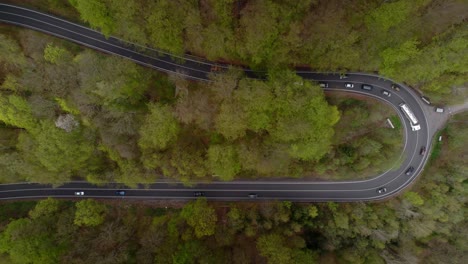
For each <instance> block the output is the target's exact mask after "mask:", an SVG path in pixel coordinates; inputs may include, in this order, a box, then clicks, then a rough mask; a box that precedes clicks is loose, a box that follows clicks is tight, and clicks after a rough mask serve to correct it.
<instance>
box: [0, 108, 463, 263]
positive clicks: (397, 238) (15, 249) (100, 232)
mask: <svg viewBox="0 0 468 264" xmlns="http://www.w3.org/2000/svg"><path fill="white" fill-rule="evenodd" d="M466 118H468V115H467V114H464V115H462V116H459V117H457V118H455V119H454V120H453V121H452V122H451V123H450V124H449V126H448V127H447V128H446V129H445V130H444V131H443V132H442V136H443V138H444V140H443V141H442V142H438V143H436V151H434V153H432V157H431V162H430V166H428V168H427V169H426V170H425V171H424V173H423V175H422V177H421V178H420V180H419V181H418V182H417V183H416V184H415V186H414V187H413V190H412V191H408V192H406V193H404V194H403V195H401V196H400V197H399V198H395V199H392V200H390V201H387V202H380V203H373V204H370V203H367V204H366V203H353V204H337V203H318V204H309V205H307V204H299V203H291V202H262V203H255V204H252V203H220V202H217V203H207V201H206V200H205V199H204V198H201V199H198V200H196V201H193V202H189V203H187V204H183V203H179V202H176V201H172V202H163V201H161V202H151V201H146V202H131V201H128V200H115V201H95V200H91V199H85V200H80V201H64V200H54V199H46V200H41V201H39V202H33V201H31V202H8V203H2V204H0V230H1V233H0V253H3V255H0V261H1V262H2V263H6V264H8V263H34V264H35V263H102V264H105V263H139V264H141V263H180V264H182V263H213V264H220V263H242V264H244V263H271V264H283V263H284V264H289V263H294V264H299V263H304V264H313V263H326V264H334V263H352V264H358V263H367V264H370V263H373V264H377V263H395V264H397V263H429V264H431V263H434V264H439V263H453V264H461V263H465V259H466V252H467V250H468V247H467V244H466V243H467V239H466V238H467V237H468V225H467V221H466V217H467V210H466V208H467V207H466V202H467V200H466V197H467V190H468V189H467V188H466V181H467V174H466V171H467V165H466V162H465V160H466V155H467V149H466V142H467V140H468V125H467V123H466ZM168 206H170V207H168Z"/></svg>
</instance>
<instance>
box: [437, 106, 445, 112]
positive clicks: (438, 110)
mask: <svg viewBox="0 0 468 264" xmlns="http://www.w3.org/2000/svg"><path fill="white" fill-rule="evenodd" d="M435 111H436V113H443V112H444V109H443V108H441V107H436V108H435Z"/></svg>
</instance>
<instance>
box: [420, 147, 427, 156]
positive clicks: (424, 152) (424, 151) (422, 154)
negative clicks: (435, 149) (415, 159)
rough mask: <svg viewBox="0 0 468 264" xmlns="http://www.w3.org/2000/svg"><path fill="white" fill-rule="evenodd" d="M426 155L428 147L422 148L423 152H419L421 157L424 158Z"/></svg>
mask: <svg viewBox="0 0 468 264" xmlns="http://www.w3.org/2000/svg"><path fill="white" fill-rule="evenodd" d="M425 154H426V147H424V146H422V147H421V150H420V151H419V155H421V156H424V155H425Z"/></svg>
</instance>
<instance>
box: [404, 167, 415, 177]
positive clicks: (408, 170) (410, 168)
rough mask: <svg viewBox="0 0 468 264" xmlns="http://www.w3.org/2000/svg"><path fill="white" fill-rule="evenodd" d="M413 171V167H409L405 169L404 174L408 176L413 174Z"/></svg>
mask: <svg viewBox="0 0 468 264" xmlns="http://www.w3.org/2000/svg"><path fill="white" fill-rule="evenodd" d="M413 172H414V167H409V168H408V169H407V170H406V171H405V174H406V175H407V176H410V175H411V174H413Z"/></svg>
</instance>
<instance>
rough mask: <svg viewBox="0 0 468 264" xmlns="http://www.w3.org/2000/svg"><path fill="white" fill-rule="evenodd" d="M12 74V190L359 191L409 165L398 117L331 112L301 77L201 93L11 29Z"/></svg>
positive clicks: (369, 105)
mask: <svg viewBox="0 0 468 264" xmlns="http://www.w3.org/2000/svg"><path fill="white" fill-rule="evenodd" d="M0 62H1V63H2V64H1V65H2V76H1V77H2V80H3V82H2V84H1V86H0V95H1V97H0V121H2V123H0V129H1V130H2V131H3V133H2V135H1V140H0V144H1V145H0V146H1V149H0V168H1V169H2V171H3V172H4V173H2V175H1V176H0V181H1V182H17V181H23V180H26V181H35V182H44V183H60V182H64V181H68V180H70V179H87V180H89V181H91V182H96V183H99V182H109V181H119V182H124V183H127V184H129V185H132V184H135V183H137V182H140V183H143V182H154V181H155V180H156V179H158V178H161V177H162V176H161V175H164V177H169V178H173V179H175V180H178V181H183V182H188V181H191V180H197V179H198V180H211V179H221V180H232V179H233V178H252V177H259V176H268V177H285V176H287V177H311V178H322V179H344V178H351V179H352V178H365V177H369V176H372V175H375V174H376V173H378V172H381V171H384V170H386V169H388V168H390V167H392V166H393V165H395V164H396V162H398V156H399V155H400V153H401V148H402V137H401V128H400V127H398V128H397V129H391V128H389V127H388V126H386V123H385V119H386V118H388V117H391V115H392V114H390V113H391V112H392V110H391V108H390V107H388V106H384V107H382V106H381V104H380V103H377V102H376V101H373V100H370V99H365V100H364V99H362V98H350V97H344V99H343V97H342V96H341V97H340V98H341V99H340V98H339V96H337V95H332V96H331V97H329V98H328V101H327V99H326V97H325V95H324V93H323V91H322V89H321V88H319V86H318V85H317V84H316V83H311V82H309V81H304V80H302V79H301V78H300V77H298V76H296V75H295V74H294V73H293V72H291V71H289V70H284V69H283V70H280V69H275V70H271V71H270V72H269V75H268V76H269V77H268V80H267V81H259V80H253V79H249V78H246V77H244V76H243V74H242V72H240V71H239V70H236V69H235V68H233V69H232V70H230V71H229V72H227V73H226V74H218V75H213V76H212V82H210V83H204V82H189V81H187V80H184V79H181V78H180V77H176V76H165V75H162V74H160V73H158V72H155V71H154V70H151V69H146V68H143V67H141V66H138V65H135V64H134V63H132V62H129V61H127V60H124V59H121V58H117V57H111V56H104V55H102V54H99V53H98V52H95V51H91V50H87V49H83V48H81V47H79V46H77V45H75V44H72V43H67V42H66V41H61V40H59V39H54V38H52V37H48V36H45V35H44V34H41V33H37V32H33V31H30V30H24V29H16V28H13V27H9V26H4V27H2V28H0ZM332 94H333V93H332ZM333 98H335V99H333ZM358 99H359V100H358ZM337 107H338V108H337ZM393 115H395V114H393ZM340 116H341V119H340ZM335 129H336V130H337V131H339V132H338V133H336V135H335V133H334V130H335Z"/></svg>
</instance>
